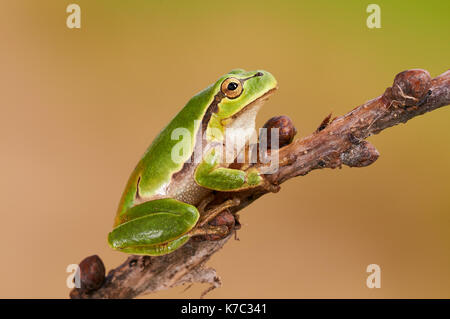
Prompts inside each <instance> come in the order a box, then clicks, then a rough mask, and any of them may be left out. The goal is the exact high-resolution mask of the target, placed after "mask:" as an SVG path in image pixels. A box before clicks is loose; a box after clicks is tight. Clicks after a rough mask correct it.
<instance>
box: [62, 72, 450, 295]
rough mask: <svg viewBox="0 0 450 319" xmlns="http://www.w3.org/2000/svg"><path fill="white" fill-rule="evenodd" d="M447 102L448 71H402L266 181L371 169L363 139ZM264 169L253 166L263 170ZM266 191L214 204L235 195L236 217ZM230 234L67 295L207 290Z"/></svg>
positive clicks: (284, 156) (142, 260)
mask: <svg viewBox="0 0 450 319" xmlns="http://www.w3.org/2000/svg"><path fill="white" fill-rule="evenodd" d="M448 104H450V70H449V71H447V72H445V73H443V74H441V75H440V76H438V77H436V78H434V79H431V77H430V75H429V73H428V72H427V71H425V70H420V69H416V70H408V71H404V72H401V73H399V74H397V76H396V77H395V79H394V83H393V85H392V87H389V88H387V89H386V91H385V92H384V94H383V95H381V96H379V97H377V98H375V99H372V100H370V101H368V102H366V103H365V104H363V105H361V106H359V107H357V108H355V109H354V110H352V111H351V112H349V113H347V114H345V115H344V116H341V117H338V118H335V119H333V120H331V121H330V117H327V118H326V119H325V120H324V121H323V122H322V123H321V124H320V126H319V128H318V129H317V130H316V132H314V133H313V134H311V135H310V136H307V137H305V138H303V139H299V140H296V141H294V142H293V143H291V144H289V145H287V146H284V147H282V148H280V150H279V151H278V152H279V160H280V162H279V169H278V171H277V172H276V173H275V174H271V175H267V178H268V180H269V181H270V182H271V183H272V184H274V185H279V184H281V183H283V182H284V181H286V180H288V179H290V178H292V177H295V176H299V175H306V174H308V173H309V172H310V171H312V170H315V169H322V168H336V167H341V166H342V164H344V165H347V166H350V167H363V166H367V165H370V164H371V163H373V162H374V161H375V160H376V159H377V158H378V156H379V154H378V151H377V150H376V149H375V147H374V146H373V145H371V144H369V143H368V142H367V141H365V140H364V139H366V138H367V137H369V136H370V135H373V134H378V133H379V132H381V131H382V130H384V129H386V128H389V127H391V126H394V125H397V124H400V123H405V122H407V121H408V120H410V119H411V118H413V117H416V116H419V115H422V114H424V113H426V112H429V111H432V110H435V109H437V108H439V107H442V106H445V105H448ZM266 165H267V164H256V166H258V167H259V168H261V169H263V168H264V167H265V166H266ZM267 192H268V190H267V189H262V188H255V189H251V190H246V191H242V192H239V193H236V192H233V193H226V192H225V193H224V192H222V193H221V192H218V193H216V194H215V202H216V203H221V202H224V201H226V200H227V199H230V198H232V197H236V196H238V197H239V198H240V205H239V206H238V207H235V208H234V209H232V213H236V212H238V211H240V210H241V209H243V208H244V207H246V206H248V205H249V204H251V203H252V202H253V201H254V200H256V199H258V198H259V197H260V196H262V195H264V194H266V193H267ZM231 236H232V234H229V235H228V236H227V237H226V238H224V239H222V240H218V241H194V240H191V241H190V242H188V243H187V244H186V245H184V246H183V247H181V248H180V249H178V250H176V251H175V252H173V253H171V254H168V255H165V256H160V257H150V256H130V257H128V258H127V260H126V261H125V262H124V263H123V264H121V265H120V266H118V267H117V268H115V269H113V270H111V271H110V272H109V274H108V276H107V277H106V278H105V280H104V281H103V283H102V284H101V286H100V288H98V289H96V290H87V289H84V288H81V289H77V288H75V289H73V290H72V291H71V294H70V296H71V298H133V297H136V296H138V295H142V294H148V293H152V292H156V291H159V290H163V289H168V288H172V287H176V286H179V285H183V284H185V283H194V282H201V283H209V284H211V289H213V288H215V287H219V286H220V285H221V282H220V279H219V277H218V275H217V274H216V272H215V270H214V269H212V268H206V267H205V263H206V262H207V261H208V260H209V258H210V257H211V256H212V255H213V254H214V253H216V252H217V251H219V250H220V249H221V248H222V247H223V246H224V245H225V243H226V242H227V241H228V240H229V239H230V238H231ZM94 268H95V267H94ZM97 268H101V267H97ZM209 290H210V289H209ZM209 290H208V291H209ZM206 292H207V291H206ZM206 292H205V293H206Z"/></svg>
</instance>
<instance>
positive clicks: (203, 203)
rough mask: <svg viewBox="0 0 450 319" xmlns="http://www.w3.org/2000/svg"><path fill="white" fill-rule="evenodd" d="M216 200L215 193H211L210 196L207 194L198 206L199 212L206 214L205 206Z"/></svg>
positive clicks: (201, 214)
mask: <svg viewBox="0 0 450 319" xmlns="http://www.w3.org/2000/svg"><path fill="white" fill-rule="evenodd" d="M213 200H214V195H213V194H211V195H209V196H206V197H205V198H204V199H203V200H202V201H201V202H200V204H199V205H198V206H197V209H198V212H199V213H200V216H203V215H204V214H205V208H206V206H208V204H209V203H211V202H212V201H213Z"/></svg>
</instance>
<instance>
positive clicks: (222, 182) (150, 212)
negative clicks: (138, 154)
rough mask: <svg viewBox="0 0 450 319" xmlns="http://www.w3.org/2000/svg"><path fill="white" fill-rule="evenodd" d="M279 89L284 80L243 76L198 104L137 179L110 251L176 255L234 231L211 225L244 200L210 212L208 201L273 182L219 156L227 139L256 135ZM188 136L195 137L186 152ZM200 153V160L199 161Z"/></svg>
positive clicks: (224, 82) (150, 155)
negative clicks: (230, 133) (199, 240)
mask: <svg viewBox="0 0 450 319" xmlns="http://www.w3.org/2000/svg"><path fill="white" fill-rule="evenodd" d="M276 88H277V81H276V80H275V78H274V77H273V76H272V75H271V74H270V73H269V72H267V71H262V70H258V71H250V72H247V71H244V70H241V69H236V70H232V71H231V72H229V73H228V74H225V75H223V76H222V77H220V78H219V79H218V80H217V81H216V82H215V83H214V84H212V85H210V86H209V87H207V88H206V89H204V90H203V91H201V92H200V93H198V94H197V95H195V96H194V97H193V98H191V99H190V100H189V102H188V103H187V104H186V105H185V107H184V108H183V109H182V110H181V111H180V112H179V113H178V114H177V115H176V116H175V117H174V118H173V119H172V121H171V122H170V123H169V124H168V125H167V126H166V127H165V128H164V129H163V130H162V131H161V132H160V133H159V135H158V136H157V137H156V138H155V140H154V141H153V143H152V144H151V145H150V146H149V148H148V149H147V151H146V152H145V154H144V155H143V157H142V158H141V160H140V161H139V162H138V164H137V166H136V168H135V169H134V171H133V173H132V174H131V176H130V178H129V180H128V183H127V185H126V188H125V191H124V192H123V195H122V198H121V200H120V203H119V207H118V210H117V214H116V218H115V222H114V227H113V230H112V231H111V232H110V233H109V235H108V243H109V245H110V246H111V247H112V248H113V249H115V250H118V251H121V252H125V253H131V254H138V255H152V256H158V255H164V254H168V253H170V252H173V251H174V250H176V249H178V248H179V247H181V246H182V245H184V244H185V243H186V242H187V241H188V240H189V238H191V237H192V236H199V235H206V234H214V233H217V234H221V233H224V232H226V231H228V229H227V228H226V227H225V228H224V227H223V226H211V225H209V224H208V222H209V221H211V220H212V219H213V218H214V217H215V216H217V215H218V214H219V213H220V212H222V211H224V210H225V209H227V208H229V207H232V206H236V205H238V204H239V201H238V200H229V201H227V202H225V203H223V204H222V205H220V206H219V207H215V208H213V209H211V210H209V211H206V212H205V211H204V207H205V204H204V203H205V201H207V200H206V198H208V196H211V194H212V192H213V191H227V192H230V191H231V192H232V191H240V190H245V189H247V188H251V187H257V186H264V184H265V183H267V182H266V179H265V178H264V175H263V173H261V172H259V171H258V170H256V169H252V168H249V169H235V168H231V167H229V166H230V164H227V163H224V161H223V158H221V156H219V153H220V151H221V150H222V149H225V148H226V139H225V134H224V132H225V130H228V129H230V128H231V129H236V130H238V131H239V132H242V131H245V132H248V131H253V130H254V129H255V118H256V114H257V112H258V111H259V109H260V107H261V105H262V104H263V102H264V101H265V100H266V99H267V97H268V96H269V95H271V94H272V93H273V92H274V91H275V90H276ZM180 130H181V132H185V133H188V134H187V135H185V137H184V138H183V142H184V143H183V149H182V150H180V149H179V146H180V144H179V143H180V134H178V133H177V132H180ZM186 136H187V137H186ZM198 152H200V154H201V156H200V159H199V160H194V157H196V156H194V155H195V154H197V153H198ZM174 154H175V155H176V156H175V157H176V160H174Z"/></svg>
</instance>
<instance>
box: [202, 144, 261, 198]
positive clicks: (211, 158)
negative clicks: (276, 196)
mask: <svg viewBox="0 0 450 319" xmlns="http://www.w3.org/2000/svg"><path fill="white" fill-rule="evenodd" d="M220 164H221V156H220V153H219V152H218V151H216V149H213V150H211V151H210V152H209V153H208V154H206V156H205V157H204V159H203V161H202V162H201V163H200V164H199V165H198V166H197V168H196V170H195V176H194V178H195V182H196V183H197V184H199V185H200V186H203V187H206V188H209V189H213V190H217V191H240V190H244V189H247V188H252V187H256V186H260V185H262V184H264V178H263V177H262V176H261V175H260V173H259V171H258V170H257V169H256V168H250V169H248V170H240V169H234V168H227V167H222V166H220Z"/></svg>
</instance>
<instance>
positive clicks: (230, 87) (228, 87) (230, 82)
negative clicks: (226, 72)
mask: <svg viewBox="0 0 450 319" xmlns="http://www.w3.org/2000/svg"><path fill="white" fill-rule="evenodd" d="M220 90H221V91H222V93H223V94H225V96H226V97H227V98H229V99H235V98H237V97H238V96H239V95H241V94H242V91H243V88H242V83H241V81H239V80H238V79H236V78H228V79H226V80H225V81H223V82H222V85H221V87H220Z"/></svg>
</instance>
